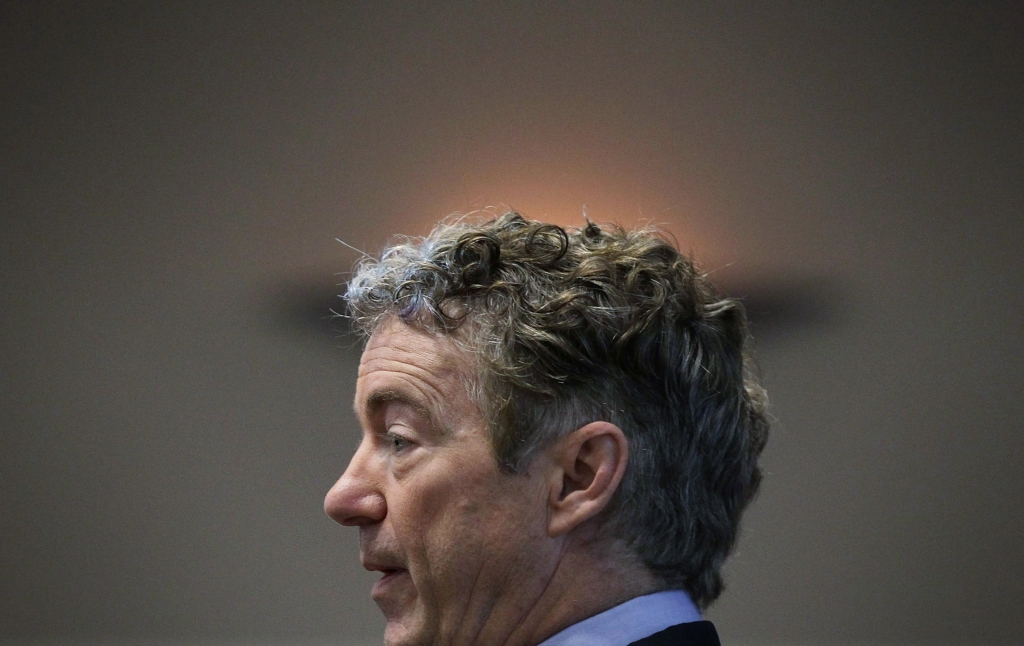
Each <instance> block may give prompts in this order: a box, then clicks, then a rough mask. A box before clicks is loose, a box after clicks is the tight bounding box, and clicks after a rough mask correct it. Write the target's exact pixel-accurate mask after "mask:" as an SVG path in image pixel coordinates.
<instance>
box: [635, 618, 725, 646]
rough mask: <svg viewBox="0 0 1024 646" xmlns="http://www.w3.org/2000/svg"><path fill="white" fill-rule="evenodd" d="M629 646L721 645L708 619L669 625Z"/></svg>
mask: <svg viewBox="0 0 1024 646" xmlns="http://www.w3.org/2000/svg"><path fill="white" fill-rule="evenodd" d="M629 646H721V642H720V641H719V640H718V632H716V631H715V625H714V624H712V623H711V622H710V621H694V622H690V623H686V624H677V625H675V626H670V627H669V628H666V629H665V630H663V631H661V632H658V633H654V634H653V635H651V636H650V637H644V638H643V639H641V640H638V641H635V642H633V643H632V644H630V645H629Z"/></svg>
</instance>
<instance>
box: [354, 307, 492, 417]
mask: <svg viewBox="0 0 1024 646" xmlns="http://www.w3.org/2000/svg"><path fill="white" fill-rule="evenodd" d="M474 365H475V364H474V362H473V359H472V356H471V355H470V353H469V352H467V351H466V350H463V349H461V348H459V347H458V346H457V345H456V344H455V343H454V342H453V341H452V340H451V339H450V338H448V337H445V336H441V335H437V334H433V333H430V332H427V331H425V330H422V329H420V328H417V327H414V326H411V325H407V324H405V323H403V322H401V321H399V320H397V319H390V320H389V321H387V322H385V323H384V324H383V325H381V327H380V328H378V329H377V331H375V332H374V333H373V335H372V336H371V337H370V339H369V341H368V342H367V344H366V348H365V349H364V350H363V355H362V358H361V359H360V361H359V379H358V381H357V385H356V401H355V405H356V409H357V411H358V410H359V408H360V407H361V406H365V405H366V404H367V402H370V401H372V400H373V399H374V398H375V397H379V396H380V395H381V394H383V393H397V394H400V395H403V396H404V397H407V398H412V399H414V400H417V401H418V403H420V404H421V405H422V406H424V407H430V408H433V409H434V410H438V411H440V410H443V409H445V408H450V407H452V406H456V407H459V408H464V407H466V406H468V405H470V401H469V390H470V389H469V386H470V385H471V384H472V383H473V380H474V378H475V370H474ZM460 412H462V413H465V412H466V411H460Z"/></svg>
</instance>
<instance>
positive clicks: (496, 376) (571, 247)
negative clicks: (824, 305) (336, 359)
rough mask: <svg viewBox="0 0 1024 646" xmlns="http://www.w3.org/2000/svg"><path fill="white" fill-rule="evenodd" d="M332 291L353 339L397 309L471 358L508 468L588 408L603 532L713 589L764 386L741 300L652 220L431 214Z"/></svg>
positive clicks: (670, 582) (729, 543) (750, 457)
mask: <svg viewBox="0 0 1024 646" xmlns="http://www.w3.org/2000/svg"><path fill="white" fill-rule="evenodd" d="M346 300H347V301H348V308H349V313H350V315H351V317H352V319H353V322H354V323H355V325H356V327H357V329H359V330H361V331H362V332H363V333H364V334H365V335H366V336H369V335H371V334H372V333H373V332H374V331H375V330H376V329H377V328H378V327H379V326H380V325H381V324H382V323H383V322H384V321H385V320H387V319H389V318H391V317H398V318H399V319H401V320H402V321H404V322H406V323H408V324H410V325H416V326H419V327H421V328H424V329H428V330H430V331H433V332H434V333H437V334H445V335H450V336H452V337H453V338H457V339H458V342H459V343H461V344H465V346H466V347H467V348H469V349H471V350H472V351H473V352H474V353H475V354H476V355H477V356H478V357H479V358H480V359H479V360H480V368H479V379H478V380H477V381H478V383H477V384H475V385H474V386H473V390H474V392H475V395H476V397H477V401H478V402H479V405H480V407H481V410H482V411H483V412H484V414H485V416H486V417H487V419H488V420H489V426H490V428H489V429H488V430H489V433H490V434H491V440H492V444H493V447H494V452H495V455H496V458H497V460H498V462H499V464H501V465H502V467H503V468H504V469H506V470H508V471H511V472H516V471H520V470H522V469H523V468H524V467H525V465H526V464H527V462H528V461H529V459H530V458H531V457H532V456H533V455H534V454H535V452H536V451H537V450H538V449H540V448H541V447H544V446H546V445H548V444H549V443H550V442H552V441H553V440H555V439H557V438H559V437H562V436H564V435H565V434H567V433H570V432H572V431H573V430H575V429H577V428H579V427H581V426H583V425H585V424H587V423H589V422H592V421H597V420H603V421H608V422H611V423H613V424H615V425H617V426H618V427H619V428H621V429H622V431H623V432H624V433H625V435H626V437H627V439H628V441H629V447H630V457H629V463H628V465H627V468H626V473H625V476H624V478H623V480H622V483H621V485H620V488H619V490H618V491H617V492H616V495H615V498H614V499H613V501H612V503H611V505H610V507H609V509H608V510H607V512H606V514H605V516H604V525H603V529H604V530H605V531H607V532H609V535H611V536H613V537H615V538H617V539H620V540H621V541H623V542H624V544H625V545H626V546H627V548H628V549H629V550H630V551H631V552H632V553H633V554H635V555H636V557H637V558H638V559H639V561H640V562H642V563H643V564H644V565H645V566H646V567H647V568H648V569H649V570H650V571H651V572H652V573H653V574H654V575H655V576H656V577H657V578H658V579H659V580H660V581H661V582H662V583H663V584H664V586H665V587H666V588H682V589H684V590H686V591H687V592H688V593H689V594H690V596H691V597H692V598H693V599H694V601H695V602H696V603H697V604H698V605H699V606H700V607H702V608H703V607H707V606H708V605H709V604H710V603H711V602H712V601H714V600H715V599H716V598H717V597H718V596H719V595H720V594H721V592H722V589H723V583H722V577H721V572H720V570H721V566H722V563H723V562H724V561H725V559H726V557H727V556H728V555H729V552H730V551H731V550H732V547H733V545H734V543H735V541H736V536H737V533H738V528H739V520H740V515H741V513H742V512H743V509H744V508H745V507H746V506H747V504H748V503H749V502H750V501H751V499H752V498H753V496H754V494H755V493H756V492H757V489H758V485H759V483H760V480H761V472H760V470H759V468H758V466H757V458H758V456H759V455H760V453H761V450H762V449H763V447H764V444H765V441H766V439H767V435H768V423H767V419H766V415H765V405H766V398H765V393H764V390H763V389H762V388H761V387H760V386H759V385H758V384H757V382H756V381H755V380H754V379H753V378H752V377H751V371H750V370H749V367H750V362H749V360H748V357H747V355H746V353H745V350H744V345H745V343H746V341H747V336H748V334H747V327H746V319H745V315H744V311H743V308H742V306H741V305H740V304H739V303H738V302H736V301H734V300H731V299H728V298H722V297H721V296H719V295H718V294H717V292H716V291H715V290H714V288H713V287H712V286H711V284H710V283H709V282H708V280H707V279H706V277H705V276H704V275H703V274H701V273H700V272H699V271H698V270H697V268H696V267H695V266H694V264H693V262H692V261H691V260H690V259H688V258H687V257H686V256H684V255H682V254H681V253H680V252H679V251H677V250H676V248H675V247H674V246H673V245H672V244H671V243H670V242H668V241H667V240H666V239H665V237H664V236H663V235H662V234H661V233H660V232H659V231H657V230H655V229H652V228H642V229H637V230H629V231H627V230H623V229H621V228H619V227H605V228H603V229H602V228H599V227H598V226H596V225H594V224H592V223H589V222H588V223H587V225H586V226H584V227H582V228H580V229H575V228H568V229H564V228H562V227H559V226H556V225H553V224H544V223H540V222H534V221H529V220H525V219H524V218H522V217H521V216H520V215H519V214H517V213H514V212H509V213H505V214H504V215H501V216H499V217H496V218H493V219H489V220H486V221H480V220H472V219H461V220H458V221H451V222H443V223H441V224H439V225H438V226H437V227H436V228H435V229H434V230H433V231H432V232H431V233H430V235H428V236H427V237H426V238H422V239H403V240H401V241H399V242H398V243H396V244H394V245H392V246H391V247H389V248H388V249H386V250H385V251H384V253H383V255H382V257H381V258H380V260H373V259H369V258H367V259H365V260H364V261H362V262H361V263H360V265H359V267H358V268H357V270H356V274H355V276H354V278H353V279H352V280H351V281H350V283H349V285H348V290H347V293H346Z"/></svg>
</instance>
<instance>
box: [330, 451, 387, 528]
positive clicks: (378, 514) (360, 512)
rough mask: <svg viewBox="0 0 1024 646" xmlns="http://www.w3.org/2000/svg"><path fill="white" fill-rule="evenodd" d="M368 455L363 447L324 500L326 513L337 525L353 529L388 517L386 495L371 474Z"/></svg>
mask: <svg viewBox="0 0 1024 646" xmlns="http://www.w3.org/2000/svg"><path fill="white" fill-rule="evenodd" d="M368 466H369V465H368V464H367V458H366V454H365V453H364V451H363V447H360V449H359V450H358V451H356V454H355V455H354V456H353V457H352V461H351V462H349V464H348V468H347V469H345V473H343V474H341V477H340V478H338V481H337V482H336V483H334V486H333V487H331V489H330V491H328V492H327V497H326V498H324V511H325V512H327V515H328V516H330V517H331V518H332V519H334V521H335V522H338V523H341V524H342V525H349V526H359V527H361V526H363V525H372V524H374V523H379V522H381V521H382V520H384V517H385V516H386V515H387V511H388V507H387V503H386V502H385V500H384V494H383V493H382V492H381V491H380V488H379V487H378V486H376V484H375V482H374V480H375V479H374V478H372V477H371V473H369V469H368Z"/></svg>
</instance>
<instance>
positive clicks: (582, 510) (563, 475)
mask: <svg viewBox="0 0 1024 646" xmlns="http://www.w3.org/2000/svg"><path fill="white" fill-rule="evenodd" d="M552 449H553V451H554V453H553V454H552V455H551V458H552V461H553V463H554V464H553V466H554V467H555V469H554V471H553V472H552V476H553V477H552V479H551V488H550V493H549V499H548V506H549V510H550V515H549V520H548V534H549V535H551V536H560V535H562V534H566V533H568V532H569V531H571V530H573V529H575V528H576V527H578V526H579V525H580V524H582V523H583V522H585V521H587V520H590V519H591V518H593V517H594V516H596V515H598V514H599V513H601V510H603V509H604V508H605V507H607V506H608V503H609V502H611V499H612V496H613V495H614V494H615V491H616V490H617V489H618V488H619V483H620V482H621V481H622V475H623V474H624V473H625V472H626V463H627V462H628V460H629V442H628V441H627V440H626V435H625V434H624V433H623V432H622V429H620V428H619V427H618V426H616V425H614V424H611V423H609V422H591V423H590V424H587V425H586V426H583V427H580V428H578V429H576V430H575V431H573V432H572V433H570V434H569V435H568V436H566V437H564V438H562V440H561V441H559V442H557V443H556V444H555V445H554V446H553V447H552Z"/></svg>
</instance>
